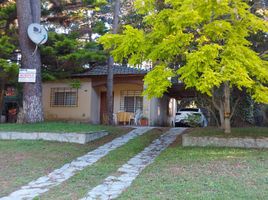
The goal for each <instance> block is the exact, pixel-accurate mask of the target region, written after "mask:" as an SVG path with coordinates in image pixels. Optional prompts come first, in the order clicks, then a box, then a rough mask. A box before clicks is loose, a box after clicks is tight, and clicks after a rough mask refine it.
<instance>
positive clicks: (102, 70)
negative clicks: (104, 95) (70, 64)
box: [72, 65, 148, 76]
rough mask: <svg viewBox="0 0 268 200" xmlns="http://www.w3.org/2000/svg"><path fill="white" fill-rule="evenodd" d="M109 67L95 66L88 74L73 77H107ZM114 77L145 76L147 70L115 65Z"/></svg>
mask: <svg viewBox="0 0 268 200" xmlns="http://www.w3.org/2000/svg"><path fill="white" fill-rule="evenodd" d="M107 69H108V66H107V65H106V66H95V67H92V68H90V69H88V70H87V71H86V72H83V73H79V74H73V75H72V76H101V75H107ZM113 72H114V75H145V74H147V72H148V71H147V70H144V69H141V68H132V67H127V66H122V65H114V67H113Z"/></svg>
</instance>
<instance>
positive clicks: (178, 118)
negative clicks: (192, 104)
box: [174, 108, 208, 127]
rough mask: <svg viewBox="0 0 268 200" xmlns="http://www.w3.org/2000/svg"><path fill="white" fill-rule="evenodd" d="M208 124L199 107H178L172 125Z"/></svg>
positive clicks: (200, 125)
mask: <svg viewBox="0 0 268 200" xmlns="http://www.w3.org/2000/svg"><path fill="white" fill-rule="evenodd" d="M207 125H208V122H207V119H206V117H205V115H204V114H203V113H202V111H201V109H200V108H183V109H180V110H179V111H178V112H177V113H176V115H175V118H174V126H175V127H179V126H186V127H197V126H199V127H206V126H207Z"/></svg>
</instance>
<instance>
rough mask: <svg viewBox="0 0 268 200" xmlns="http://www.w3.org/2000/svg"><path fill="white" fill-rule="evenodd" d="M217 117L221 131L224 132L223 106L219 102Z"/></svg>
mask: <svg viewBox="0 0 268 200" xmlns="http://www.w3.org/2000/svg"><path fill="white" fill-rule="evenodd" d="M219 115H220V124H221V129H223V130H224V106H223V103H222V101H221V102H220V109H219Z"/></svg>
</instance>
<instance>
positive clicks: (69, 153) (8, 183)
mask: <svg viewBox="0 0 268 200" xmlns="http://www.w3.org/2000/svg"><path fill="white" fill-rule="evenodd" d="M50 124H51V123H50ZM56 124H57V125H56ZM53 125H54V124H53ZM58 125H59V124H58V123H55V126H57V127H58ZM19 126H21V125H17V126H16V125H14V127H17V128H18V127H19ZM68 126H69V125H68ZM79 126H80V125H79ZM82 126H83V127H86V125H82ZM5 127H11V126H9V125H6V126H5ZM22 127H23V126H22ZM26 127H28V128H25V129H23V130H24V131H26V130H27V131H30V130H33V129H29V127H30V125H29V126H26ZM32 127H35V126H32ZM36 127H39V128H40V129H39V130H45V129H42V128H41V126H39V125H37V126H36ZM60 127H61V126H60ZM87 127H89V128H90V126H88V125H87ZM1 128H2V125H1ZM107 128H108V127H107ZM70 129H71V130H72V131H74V130H79V128H77V127H73V128H71V126H69V129H64V127H62V130H68V131H69V130H70ZM108 129H109V128H108ZM2 130H3V128H2ZM17 130H19V129H17ZM36 130H37V129H36ZM54 130H59V129H55V128H54ZM54 130H53V131H54ZM80 130H82V129H80ZM91 130H92V129H91ZM109 130H110V134H109V135H108V136H106V137H104V138H102V139H99V140H97V141H94V142H91V143H88V144H86V145H79V144H71V143H58V142H47V141H0V188H1V189H0V196H3V195H7V194H8V193H10V192H12V191H14V190H15V189H18V187H19V186H22V185H24V184H26V183H28V182H30V181H32V180H34V179H36V178H38V177H40V176H43V175H45V174H47V173H49V172H51V171H53V170H54V169H56V168H59V167H61V166H62V165H63V164H65V163H67V162H70V161H72V160H73V159H74V158H76V157H78V156H81V155H84V154H86V153H87V152H88V151H90V150H93V149H95V148H97V147H98V146H100V145H102V144H104V143H106V142H108V141H111V140H112V139H114V138H115V137H118V136H120V135H122V134H124V133H126V132H129V131H130V129H125V128H114V127H112V128H111V129H109ZM50 131H52V130H50Z"/></svg>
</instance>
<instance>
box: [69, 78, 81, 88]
mask: <svg viewBox="0 0 268 200" xmlns="http://www.w3.org/2000/svg"><path fill="white" fill-rule="evenodd" d="M70 86H71V87H72V88H75V89H79V88H80V87H81V81H80V80H72V81H71V83H70Z"/></svg>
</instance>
